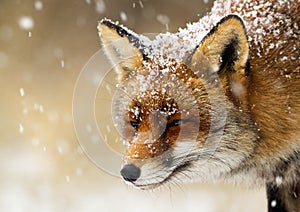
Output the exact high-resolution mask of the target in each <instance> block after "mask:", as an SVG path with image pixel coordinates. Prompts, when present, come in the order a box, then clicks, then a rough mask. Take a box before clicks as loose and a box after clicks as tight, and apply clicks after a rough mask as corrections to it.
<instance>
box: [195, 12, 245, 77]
mask: <svg viewBox="0 0 300 212" xmlns="http://www.w3.org/2000/svg"><path fill="white" fill-rule="evenodd" d="M201 56H205V57H207V58H208V59H209V61H210V63H211V64H212V65H213V66H215V67H216V70H217V71H218V72H219V73H221V74H224V72H226V71H230V74H235V73H237V72H239V74H244V75H245V74H247V73H246V72H247V71H248V70H247V69H248V67H247V66H248V58H249V44H248V40H247V34H246V30H245V27H244V24H243V21H242V20H241V18H239V17H238V16H236V15H229V16H226V17H225V18H223V19H222V20H221V21H220V22H219V23H218V24H217V25H216V26H215V27H214V28H213V29H212V30H211V31H210V32H209V33H208V34H207V35H206V36H205V37H204V38H203V40H202V42H201V44H200V45H199V46H198V47H197V49H196V51H195V52H194V55H193V56H192V60H191V62H197V60H198V59H199V57H201ZM227 74H229V73H227Z"/></svg>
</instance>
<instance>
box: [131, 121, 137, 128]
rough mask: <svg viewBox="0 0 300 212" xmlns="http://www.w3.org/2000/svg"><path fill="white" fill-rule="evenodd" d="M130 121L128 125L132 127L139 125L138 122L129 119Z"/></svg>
mask: <svg viewBox="0 0 300 212" xmlns="http://www.w3.org/2000/svg"><path fill="white" fill-rule="evenodd" d="M129 123H130V125H131V126H132V127H134V128H136V129H137V128H138V126H139V122H136V121H130V122H129Z"/></svg>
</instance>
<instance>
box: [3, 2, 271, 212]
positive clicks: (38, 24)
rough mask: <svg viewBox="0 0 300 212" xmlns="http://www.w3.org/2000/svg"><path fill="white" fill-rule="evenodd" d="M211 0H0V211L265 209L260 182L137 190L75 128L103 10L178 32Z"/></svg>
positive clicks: (137, 24) (130, 22)
mask: <svg viewBox="0 0 300 212" xmlns="http://www.w3.org/2000/svg"><path fill="white" fill-rule="evenodd" d="M211 4H212V2H210V1H207V0H188V1H185V0H163V1H160V0H143V1H134V0H123V1H120V0H64V1H61V0H26V1H23V0H1V1H0V88H1V89H0V96H1V99H2V100H1V104H0V117H1V121H0V161H1V162H0V211H5V212H6V211H7V212H17V211H18V212H19V211H30V212H35V211H39V212H46V211H49V212H50V211H51V212H52V211H57V212H59V211H88V212H90V211H91V212H93V211H130V212H134V211H156V212H159V211H186V212H189V211H203V212H218V211H220V212H221V211H222V212H223V211H229V212H240V211H249V212H252V211H256V212H259V211H266V210H265V208H266V202H265V194H264V190H262V189H256V190H249V189H247V188H244V187H239V188H237V187H234V186H232V185H223V184H213V185H212V184H189V185H182V186H180V188H178V187H175V188H173V187H172V188H171V189H168V188H166V189H165V190H160V191H155V192H150V193H149V192H142V191H137V190H135V189H133V188H131V187H128V186H127V185H125V184H124V183H123V182H122V180H121V179H120V178H117V177H114V176H111V175H109V174H107V173H106V172H104V171H102V170H101V169H98V168H97V167H96V166H95V165H94V164H93V163H92V162H91V161H89V160H88V158H87V156H86V155H85V154H84V153H83V151H82V149H81V148H80V146H79V143H78V141H77V138H76V135H75V131H74V127H73V121H72V95H73V89H74V86H75V83H76V79H77V77H78V75H79V73H80V71H81V69H82V67H83V66H84V64H85V63H86V62H87V61H88V59H89V58H90V57H91V56H92V55H93V54H94V53H95V52H96V51H98V50H99V49H100V42H99V38H98V33H97V29H96V26H97V22H98V21H99V20H100V19H102V18H104V17H109V18H111V19H113V20H119V21H120V22H121V23H123V24H124V25H126V26H128V27H129V28H131V29H134V30H135V31H136V32H138V33H153V32H166V31H171V32H175V31H176V30H177V28H178V27H184V26H185V23H186V22H191V21H196V20H198V19H199V18H200V17H201V16H202V15H203V14H205V13H206V12H207V11H208V10H209V8H210V6H211ZM107 163H109V161H107Z"/></svg>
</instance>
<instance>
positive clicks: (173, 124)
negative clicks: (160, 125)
mask: <svg viewBox="0 0 300 212" xmlns="http://www.w3.org/2000/svg"><path fill="white" fill-rule="evenodd" d="M182 124H183V120H174V121H172V122H170V123H168V124H167V127H169V128H170V127H177V126H180V125H182Z"/></svg>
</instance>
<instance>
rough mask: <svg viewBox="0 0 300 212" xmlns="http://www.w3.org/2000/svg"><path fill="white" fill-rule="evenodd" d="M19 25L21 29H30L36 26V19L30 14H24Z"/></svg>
mask: <svg viewBox="0 0 300 212" xmlns="http://www.w3.org/2000/svg"><path fill="white" fill-rule="evenodd" d="M19 26H20V28H21V29H24V30H30V29H32V28H33V27H34V21H33V19H32V17H30V16H22V17H21V18H20V19H19Z"/></svg>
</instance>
